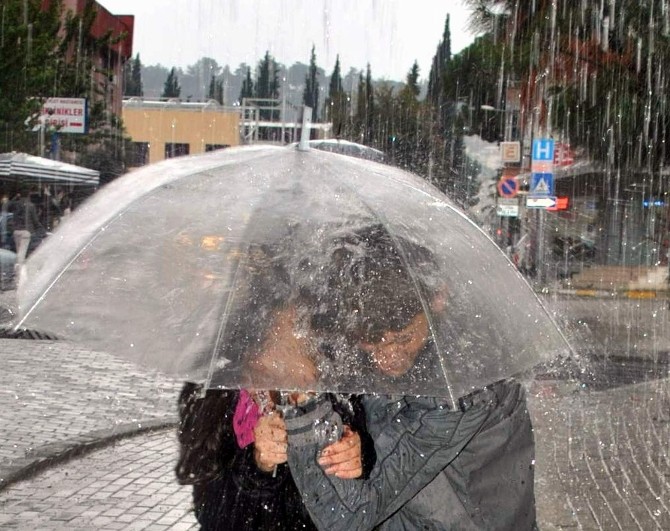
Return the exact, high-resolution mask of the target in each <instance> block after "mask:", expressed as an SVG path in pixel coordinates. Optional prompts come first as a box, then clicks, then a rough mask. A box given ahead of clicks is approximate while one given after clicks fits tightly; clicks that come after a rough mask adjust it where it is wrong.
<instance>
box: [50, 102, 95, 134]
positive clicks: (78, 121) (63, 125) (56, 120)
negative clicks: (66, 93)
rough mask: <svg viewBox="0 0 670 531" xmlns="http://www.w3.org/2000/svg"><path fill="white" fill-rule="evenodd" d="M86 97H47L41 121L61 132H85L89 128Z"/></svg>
mask: <svg viewBox="0 0 670 531" xmlns="http://www.w3.org/2000/svg"><path fill="white" fill-rule="evenodd" d="M87 110H88V109H87V105H86V98H47V100H46V101H45V102H44V105H42V110H41V112H40V117H39V122H40V123H41V124H42V127H44V128H46V129H47V130H49V129H55V130H57V131H58V132H59V133H75V134H84V133H86V132H87V129H88V112H87Z"/></svg>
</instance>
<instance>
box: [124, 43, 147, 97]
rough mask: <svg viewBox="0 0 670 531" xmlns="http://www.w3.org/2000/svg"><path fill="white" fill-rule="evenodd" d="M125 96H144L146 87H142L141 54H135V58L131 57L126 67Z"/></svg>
mask: <svg viewBox="0 0 670 531" xmlns="http://www.w3.org/2000/svg"><path fill="white" fill-rule="evenodd" d="M124 77H125V85H124V91H123V94H124V96H144V89H143V87H142V62H141V61H140V54H139V53H138V54H137V55H135V59H131V60H130V61H128V62H127V63H126V64H125V67H124Z"/></svg>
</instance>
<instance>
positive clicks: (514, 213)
mask: <svg viewBox="0 0 670 531" xmlns="http://www.w3.org/2000/svg"><path fill="white" fill-rule="evenodd" d="M496 214H497V215H498V216H501V217H505V218H518V217H519V205H496Z"/></svg>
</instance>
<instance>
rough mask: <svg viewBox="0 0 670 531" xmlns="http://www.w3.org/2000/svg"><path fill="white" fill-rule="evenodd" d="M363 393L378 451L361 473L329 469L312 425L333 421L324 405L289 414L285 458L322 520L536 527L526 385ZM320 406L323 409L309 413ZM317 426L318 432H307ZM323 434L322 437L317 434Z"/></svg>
mask: <svg viewBox="0 0 670 531" xmlns="http://www.w3.org/2000/svg"><path fill="white" fill-rule="evenodd" d="M460 405H461V407H460V408H459V409H458V410H454V409H452V408H450V407H449V404H448V403H447V402H446V401H445V400H440V399H435V398H420V397H401V398H398V397H396V398H392V397H381V396H368V397H366V398H365V399H364V406H365V409H366V415H367V422H368V431H369V432H370V434H371V435H372V437H373V439H374V441H375V451H376V452H377V461H376V464H375V467H374V468H373V469H372V472H371V474H370V477H369V479H367V480H353V481H352V480H339V479H337V478H334V477H331V476H326V475H325V474H324V473H323V471H322V469H321V467H319V466H318V464H316V461H315V457H316V455H317V452H318V450H319V449H320V448H321V447H322V446H323V445H324V444H326V442H327V441H326V440H325V439H326V438H324V437H323V436H319V430H317V431H314V430H312V431H311V432H310V430H306V429H305V428H306V427H308V426H309V425H312V426H313V425H314V423H315V422H316V425H318V426H323V425H331V426H332V425H337V419H336V418H334V415H336V414H335V413H333V412H332V410H331V411H329V412H328V413H327V414H324V410H323V407H322V406H321V407H319V408H314V409H313V410H312V412H308V413H305V414H304V415H302V416H299V417H296V418H293V419H287V420H286V424H287V429H288V432H289V464H290V468H291V473H292V475H293V478H294V481H295V483H296V485H297V486H298V489H299V490H300V492H301V493H302V496H303V501H304V503H305V505H306V506H307V508H308V510H309V512H310V515H311V517H312V520H313V521H314V523H315V524H316V525H317V527H318V528H319V529H324V530H339V529H342V530H346V531H354V530H355V531H361V530H366V529H382V530H415V529H417V530H418V529H426V530H430V529H434V530H438V529H439V530H443V529H459V530H470V529H473V530H474V529H477V530H481V529H486V530H489V529H492V530H493V529H495V530H507V529H509V530H512V529H513V530H525V529H528V530H530V529H533V527H534V523H535V500H534V493H533V459H534V443H533V434H532V427H531V422H530V417H529V415H528V411H527V409H526V401H525V394H524V391H523V388H522V387H521V385H520V384H518V383H516V382H513V381H507V382H500V383H498V384H496V385H495V386H494V387H493V389H492V390H488V389H487V390H483V391H482V392H480V393H478V394H476V395H473V396H472V397H471V398H470V399H468V400H465V401H462V402H461V404H460ZM316 411H319V413H318V415H319V418H318V419H316V418H310V417H311V416H314V415H315V412H316ZM308 433H315V434H317V435H316V436H315V437H311V438H310V436H306V434H308ZM319 439H321V440H319Z"/></svg>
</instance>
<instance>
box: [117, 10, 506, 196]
mask: <svg viewBox="0 0 670 531" xmlns="http://www.w3.org/2000/svg"><path fill="white" fill-rule="evenodd" d="M449 24H450V21H449V17H448V16H447V18H446V20H445V26H444V32H443V35H442V39H441V40H440V41H439V42H438V44H437V47H436V52H435V57H434V59H433V62H432V65H431V68H430V72H429V75H428V76H427V78H428V83H427V87H425V86H422V85H421V84H420V82H419V80H420V74H421V72H420V70H419V66H418V64H417V63H416V62H414V63H413V64H412V65H411V66H410V68H409V70H408V72H407V75H406V78H405V79H404V80H403V82H394V81H387V80H375V79H373V74H372V67H371V65H369V64H368V65H367V66H366V68H365V70H363V71H358V70H355V69H350V70H349V71H348V72H347V73H346V74H344V73H343V72H342V65H341V63H340V60H339V56H338V57H337V58H336V61H335V64H334V65H333V69H332V71H331V73H330V74H329V75H325V73H324V69H323V68H321V67H320V66H319V65H318V62H317V54H316V49H315V47H312V49H311V53H310V56H309V63H308V64H307V65H300V66H303V67H304V68H300V69H298V68H296V70H298V71H300V72H301V74H302V76H303V77H302V79H295V75H294V76H293V79H292V78H291V68H288V69H287V68H286V67H285V66H283V65H281V64H279V63H278V62H277V61H276V59H275V58H274V57H273V56H272V55H271V54H270V52H269V51H268V52H266V53H265V55H264V57H263V58H262V59H260V60H259V61H258V63H257V65H256V66H255V67H252V66H250V65H244V64H242V65H240V67H239V68H238V69H237V70H236V72H235V77H237V78H241V84H240V86H239V92H238V93H237V94H234V95H232V96H231V95H230V93H231V85H232V84H231V83H230V80H231V71H230V68H229V67H228V66H225V67H221V66H220V65H218V63H217V62H216V61H215V60H214V59H211V58H203V59H201V60H200V61H198V62H197V63H196V64H195V65H192V66H189V67H188V68H187V69H186V71H185V72H184V71H182V70H181V69H178V68H176V67H172V68H170V69H169V70H168V69H166V68H163V75H164V76H165V77H164V82H163V84H162V90H161V92H160V97H163V98H182V99H187V100H188V99H190V97H191V96H192V95H191V93H192V92H196V91H197V90H198V88H199V87H198V86H197V85H196V83H197V84H199V86H200V89H201V90H204V89H205V87H206V92H205V93H204V95H205V97H206V98H210V99H214V100H216V101H218V102H219V103H221V104H231V103H232V102H235V103H237V104H241V103H242V101H243V100H244V99H264V100H275V103H274V104H272V103H267V102H266V103H264V105H263V106H266V107H271V106H273V107H274V108H273V109H263V110H261V111H260V113H261V118H262V119H272V118H274V119H277V118H278V116H279V101H281V98H282V97H283V96H284V97H285V95H283V94H282V90H286V91H287V92H289V91H288V89H287V87H288V86H291V85H292V83H295V84H296V85H298V84H299V86H300V87H301V89H302V90H301V94H300V96H301V98H300V101H295V100H290V101H289V102H288V103H289V104H290V105H291V106H295V105H297V104H300V105H306V106H309V107H311V108H312V109H313V119H314V120H323V121H328V122H332V124H333V133H334V136H336V137H337V138H342V139H346V140H350V141H354V142H358V143H362V144H365V145H368V146H371V147H374V148H376V149H380V150H381V151H384V152H385V153H386V154H387V156H388V158H389V161H390V162H391V163H392V164H396V165H398V166H401V167H403V168H405V169H408V170H410V171H413V172H415V173H418V174H420V175H422V176H424V177H426V178H427V179H428V180H430V181H431V182H432V183H433V184H435V185H436V186H438V187H439V188H440V189H441V190H443V191H445V192H447V193H448V194H449V195H451V196H452V197H453V198H454V199H455V200H457V201H458V202H460V203H462V204H468V203H469V202H470V201H472V200H473V197H474V195H475V194H476V193H477V189H478V185H477V182H476V180H475V178H474V176H475V173H476V170H477V168H476V167H475V166H474V165H473V164H472V163H471V162H470V161H468V160H467V159H466V157H465V150H464V145H463V135H465V134H472V133H478V134H482V136H484V137H485V138H494V139H495V138H496V135H497V128H496V125H495V124H494V123H493V124H491V123H489V124H487V123H485V122H484V121H483V119H482V117H481V115H482V113H481V111H479V110H477V109H479V107H477V109H475V110H473V109H474V106H475V105H476V104H477V102H481V104H484V103H489V102H490V100H489V97H490V96H489V94H492V93H494V92H495V89H494V88H492V87H491V86H490V85H491V84H492V81H491V80H492V79H495V78H494V77H491V76H489V75H487V74H488V72H484V73H482V74H481V75H479V69H478V68H476V67H474V66H471V63H472V62H473V61H481V60H485V59H486V58H487V54H488V53H489V52H490V49H489V48H488V47H487V46H486V45H485V44H483V43H484V42H488V41H481V42H478V43H476V44H475V45H473V47H471V49H467V50H466V51H464V52H462V53H461V54H458V55H455V56H453V55H452V53H451V36H450V27H449ZM463 65H467V69H468V70H469V71H470V72H471V73H475V75H473V78H472V80H471V81H469V82H468V83H467V87H466V86H465V85H466V84H463V83H461V82H460V81H459V80H458V79H456V78H455V77H454V76H453V75H450V74H451V73H452V72H458V73H459V74H460V72H459V70H462V69H463V68H465V67H464V66H463ZM295 66H296V65H294V67H295ZM150 68H151V67H150ZM154 68H155V67H154ZM491 68H493V67H491ZM145 72H147V68H146V67H144V66H143V65H142V64H141V60H140V58H139V55H137V56H136V57H135V58H134V59H133V60H132V61H130V62H129V64H128V67H127V69H126V87H127V90H126V95H127V96H143V95H144V92H143V87H144V86H145V85H144V84H143V80H142V75H143V74H144V73H145ZM180 74H181V77H180ZM207 77H209V79H207ZM182 78H187V79H188V83H189V89H188V91H187V95H186V96H184V93H185V91H184V90H183V89H182V85H181V83H180V79H182ZM153 84H154V85H155V81H154V83H153ZM322 84H324V85H326V86H323V87H322ZM459 87H460V89H459ZM226 88H227V89H228V91H227V93H228V97H224V93H225V92H226V90H225V89H226ZM459 90H460V91H459ZM482 91H483V92H482ZM154 93H155V92H154ZM464 96H467V97H468V98H469V99H468V101H467V102H465V100H464ZM462 105H467V107H468V109H469V115H468V119H467V120H465V119H463V115H462V113H460V112H459V111H460V109H461V106H462Z"/></svg>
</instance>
